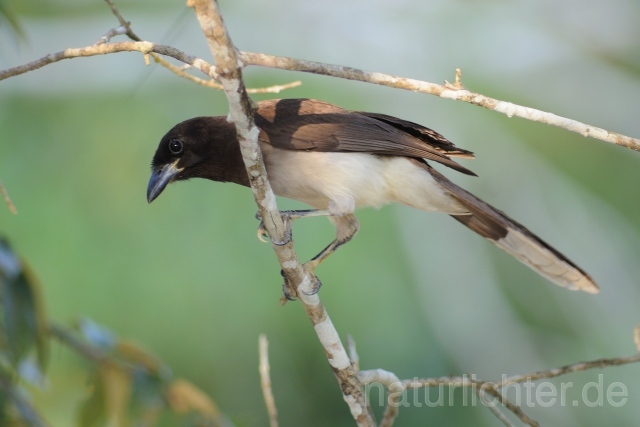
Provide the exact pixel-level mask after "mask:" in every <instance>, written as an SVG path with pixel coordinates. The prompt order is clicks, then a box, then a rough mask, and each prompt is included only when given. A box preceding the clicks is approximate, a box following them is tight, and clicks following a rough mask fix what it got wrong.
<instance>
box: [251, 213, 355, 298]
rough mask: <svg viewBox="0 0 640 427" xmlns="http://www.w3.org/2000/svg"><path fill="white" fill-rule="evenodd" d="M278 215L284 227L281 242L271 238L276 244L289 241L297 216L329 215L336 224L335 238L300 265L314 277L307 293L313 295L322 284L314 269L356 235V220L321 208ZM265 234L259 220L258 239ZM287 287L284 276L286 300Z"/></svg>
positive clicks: (283, 243)
mask: <svg viewBox="0 0 640 427" xmlns="http://www.w3.org/2000/svg"><path fill="white" fill-rule="evenodd" d="M280 215H281V216H282V219H283V221H284V223H285V227H286V232H285V240H284V241H282V242H281V241H274V240H272V242H273V243H274V244H276V245H285V244H287V243H289V242H290V241H291V222H292V221H293V220H296V219H298V218H307V217H308V218H310V217H316V216H328V217H330V219H331V221H332V222H333V223H334V224H335V225H336V230H337V236H336V238H335V240H334V241H333V242H331V243H330V244H329V245H328V246H327V247H326V248H324V249H323V250H322V251H320V253H319V254H318V255H316V256H314V257H313V258H312V259H311V260H310V261H308V262H305V263H304V264H303V265H302V267H303V268H304V269H305V270H306V271H307V272H308V273H310V275H311V276H312V277H313V278H314V282H313V285H312V288H311V291H309V292H308V293H307V294H308V295H314V294H316V293H317V292H318V291H319V290H320V287H321V286H322V282H320V279H318V277H317V276H316V275H315V274H314V270H315V269H316V268H317V267H318V266H319V265H320V263H322V261H324V260H325V259H327V258H328V257H329V255H331V254H332V253H333V252H334V251H335V250H336V249H338V248H339V247H340V246H342V245H344V244H345V243H347V242H348V241H349V240H351V239H353V236H355V235H356V233H357V232H358V229H359V228H360V225H359V223H358V220H357V219H356V217H355V216H354V215H352V214H335V213H332V212H330V211H329V210H321V209H314V210H296V211H280ZM256 218H257V219H260V220H261V219H262V217H261V215H260V212H258V213H257V214H256ZM266 235H267V232H266V230H265V227H264V223H263V221H262V220H261V221H260V226H259V227H258V239H260V240H261V241H263V242H264V241H265V240H264V239H263V237H264V236H266ZM280 274H282V275H283V277H284V273H283V272H282V271H280ZM287 289H289V286H287V283H286V278H285V285H284V286H283V291H284V295H285V297H286V298H287V299H288V300H292V299H293V295H291V294H290V293H289V292H288V290H287Z"/></svg>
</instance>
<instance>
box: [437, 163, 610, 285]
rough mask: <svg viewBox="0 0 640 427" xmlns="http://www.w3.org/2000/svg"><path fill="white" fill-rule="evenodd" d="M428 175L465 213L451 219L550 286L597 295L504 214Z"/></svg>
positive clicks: (574, 269)
mask: <svg viewBox="0 0 640 427" xmlns="http://www.w3.org/2000/svg"><path fill="white" fill-rule="evenodd" d="M425 166H426V167H428V168H429V172H430V173H431V174H432V176H433V177H434V178H435V179H436V180H437V181H438V183H439V184H440V185H441V186H442V187H443V188H444V189H446V190H447V191H448V192H449V193H450V194H451V196H453V197H454V198H455V199H456V200H458V201H459V202H460V203H461V204H462V205H463V206H464V207H465V208H466V209H467V210H468V211H469V214H467V215H451V216H452V217H453V218H454V219H455V220H457V221H459V222H461V223H462V224H464V225H466V226H467V227H469V228H470V229H471V230H473V231H475V232H476V233H478V234H479V235H481V236H482V237H484V238H486V239H488V240H490V241H491V242H493V243H494V244H495V245H496V246H498V247H499V248H501V249H503V250H505V251H506V252H508V253H509V254H511V255H512V256H514V257H515V258H517V259H518V260H520V261H521V262H522V263H523V264H525V265H527V266H529V267H530V268H532V269H533V270H534V271H536V272H537V273H538V274H540V275H541V276H544V277H546V278H547V279H549V280H550V281H552V282H553V283H555V284H557V285H560V286H562V287H565V288H567V289H571V290H580V291H584V292H588V293H591V294H595V293H598V291H599V289H598V285H596V283H595V282H594V281H593V279H592V278H591V277H590V276H589V275H588V274H587V273H585V272H584V271H583V270H582V269H581V268H580V267H578V266H577V265H575V264H574V263H573V262H571V261H570V260H569V259H568V258H567V257H565V256H564V255H562V254H561V253H560V252H558V251H557V250H555V249H554V248H552V247H551V246H549V245H548V244H547V243H545V242H544V241H543V240H542V239H540V238H539V237H538V236H536V235H535V234H533V233H532V232H530V231H529V230H527V228H526V227H524V226H522V225H520V224H518V223H517V222H516V221H514V220H512V219H511V218H509V217H508V216H506V215H505V214H504V213H502V212H501V211H499V210H498V209H496V208H494V207H493V206H490V205H488V204H487V203H485V202H483V201H482V200H480V199H478V198H477V197H476V196H474V195H473V194H471V193H469V192H468V191H466V190H464V189H462V188H460V187H458V186H457V185H455V184H454V183H452V182H451V181H449V180H448V179H447V178H445V177H444V176H443V175H441V174H440V173H438V172H437V171H436V170H435V169H432V168H431V167H430V166H428V165H426V164H425Z"/></svg>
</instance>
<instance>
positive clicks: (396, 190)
mask: <svg viewBox="0 0 640 427" xmlns="http://www.w3.org/2000/svg"><path fill="white" fill-rule="evenodd" d="M254 119H255V124H256V126H257V128H258V130H259V136H258V142H259V145H260V149H261V151H262V156H263V158H264V163H265V167H266V171H267V177H268V180H269V182H270V184H271V187H272V189H273V192H274V193H275V194H276V195H278V196H282V197H286V198H289V199H293V200H297V201H300V202H303V203H305V204H307V205H308V206H310V207H311V208H312V209H311V210H300V211H282V214H283V217H284V218H285V219H286V220H287V224H289V226H290V222H291V221H292V220H294V219H298V218H302V217H309V216H327V217H328V218H329V220H330V221H331V222H332V223H333V224H334V225H335V227H336V237H335V239H334V240H333V242H332V243H331V244H330V245H329V246H327V247H326V248H325V249H324V250H323V251H321V252H320V253H319V254H318V255H317V256H316V257H314V258H313V259H311V260H310V261H309V262H307V263H305V267H306V268H307V269H308V270H313V269H315V268H316V267H317V266H318V265H319V264H320V263H321V262H323V261H324V260H325V259H326V258H327V257H328V256H329V255H330V254H331V253H333V252H334V251H335V250H336V249H337V248H338V247H339V246H341V245H342V244H344V243H346V242H348V241H349V240H351V239H352V238H353V237H354V236H355V234H356V233H357V232H358V230H359V223H358V221H357V219H356V217H355V215H354V212H355V210H356V209H357V208H362V207H380V206H383V205H386V204H389V203H400V204H403V205H407V206H410V207H413V208H417V209H420V210H422V211H427V212H441V213H445V214H448V215H450V216H451V217H452V218H453V219H455V220H457V221H458V222H460V223H462V224H463V225H465V226H466V227H468V228H469V229H471V230H472V231H474V232H476V233H477V234H479V235H481V236H482V237H484V238H486V239H487V240H489V241H491V242H492V243H494V244H495V245H496V246H498V247H499V248H500V249H503V250H504V251H506V252H507V253H509V254H510V255H512V256H513V257H514V258H516V259H517V260H519V261H520V262H522V263H523V264H525V265H526V266H528V267H530V268H531V269H533V270H534V271H536V272H537V273H538V274H540V275H541V276H543V277H545V278H546V279H548V280H549V281H551V282H552V283H555V284H557V285H560V286H562V287H564V288H567V289H570V290H580V291H584V292H587V293H591V294H595V293H597V292H598V291H599V288H598V285H597V284H596V283H595V281H594V280H593V279H592V278H591V277H590V276H589V274H587V273H586V272H585V271H584V270H582V269H581V268H580V267H578V266H577V265H576V264H574V263H573V262H572V261H570V260H569V259H568V258H567V257H565V256H564V255H562V254H561V253H560V252H559V251H557V250H556V249H554V248H553V247H552V246H550V245H549V244H547V243H545V242H544V241H543V240H542V239H540V238H539V237H537V236H536V235H535V234H533V233H532V232H530V231H529V230H528V229H527V228H526V227H524V226H523V225H521V224H519V223H518V222H516V221H514V220H513V219H511V218H509V217H508V216H507V215H506V214H504V213H503V212H501V211H500V210H498V209H496V208H494V207H493V206H491V205H489V204H488V203H486V202H484V201H482V200H481V199H479V198H478V197H476V196H474V195H473V194H471V193H470V192H468V191H466V190H464V189H463V188H461V187H459V186H458V185H456V184H454V183H453V182H451V181H450V180H449V179H447V178H446V177H445V176H444V175H443V174H441V173H440V172H438V171H437V170H436V169H434V168H433V167H432V166H431V164H430V163H429V162H435V163H439V164H441V165H443V166H446V167H448V168H450V169H453V170H455V171H457V172H460V173H463V174H466V175H472V176H475V175H476V174H475V173H473V172H472V171H471V170H469V169H467V168H466V167H464V166H462V165H461V164H459V163H458V162H457V161H456V160H454V159H459V158H462V159H472V158H474V154H473V153H472V152H470V151H467V150H464V149H462V148H459V147H457V146H455V145H454V144H453V143H452V142H451V141H449V140H448V139H446V138H445V137H444V136H442V135H440V134H439V133H437V132H435V131H433V130H431V129H429V128H427V127H425V126H422V125H420V124H417V123H414V122H411V121H407V120H403V119H399V118H396V117H393V116H389V115H386V114H381V113H368V112H362V111H349V110H345V109H343V108H341V107H338V106H336V105H332V104H329V103H326V102H323V101H319V100H314V99H272V100H266V101H261V102H259V103H257V108H256V109H255V111H254ZM151 169H152V173H151V178H150V179H149V183H148V186H147V201H148V202H149V203H151V202H152V201H153V200H155V199H156V198H157V197H158V196H159V195H160V194H161V193H162V192H163V191H164V189H165V188H166V187H167V185H168V184H170V183H172V182H175V181H183V180H188V179H190V178H204V179H208V180H212V181H218V182H231V183H235V184H239V185H242V186H245V187H249V186H250V179H249V176H248V175H247V172H246V169H245V165H244V162H243V159H242V154H241V152H240V146H239V143H238V139H237V136H236V130H235V125H234V124H233V123H232V122H230V121H229V120H228V119H227V117H226V116H218V117H212V116H203V117H195V118H192V119H189V120H185V121H183V122H181V123H179V124H177V125H175V126H174V127H173V128H172V129H170V130H169V132H167V134H166V135H164V137H163V138H162V139H161V141H160V143H159V145H158V148H157V150H156V152H155V154H154V156H153V160H152V162H151Z"/></svg>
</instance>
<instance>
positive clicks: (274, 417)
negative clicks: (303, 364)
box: [258, 334, 278, 427]
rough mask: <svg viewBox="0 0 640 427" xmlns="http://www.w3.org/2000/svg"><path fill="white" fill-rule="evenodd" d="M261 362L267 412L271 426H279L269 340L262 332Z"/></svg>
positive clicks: (259, 341)
mask: <svg viewBox="0 0 640 427" xmlns="http://www.w3.org/2000/svg"><path fill="white" fill-rule="evenodd" d="M258 347H259V355H260V364H259V365H258V370H259V371H260V385H261V386H262V396H263V397H264V404H265V406H266V407H267V413H268V414H269V425H270V426H271V427H278V409H277V408H276V400H275V399H274V397H273V390H272V389H271V376H270V374H269V372H270V371H271V366H269V341H267V337H266V335H264V334H261V335H260V337H259V339H258Z"/></svg>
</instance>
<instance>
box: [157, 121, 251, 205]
mask: <svg viewBox="0 0 640 427" xmlns="http://www.w3.org/2000/svg"><path fill="white" fill-rule="evenodd" d="M190 178H206V179H210V180H213V181H222V182H227V181H231V182H236V183H238V184H243V185H247V183H248V180H247V175H246V171H245V169H244V164H243V163H242V157H241V154H240V148H239V146H238V141H237V138H236V131H235V127H234V126H233V124H232V123H229V122H227V120H226V118H225V117H196V118H193V119H189V120H186V121H184V122H182V123H179V124H177V125H176V126H174V127H173V128H172V129H171V130H170V131H169V132H168V133H167V134H166V135H165V136H164V137H163V138H162V140H161V141H160V144H159V145H158V149H157V150H156V154H155V155H154V156H153V160H152V161H151V178H150V179H149V185H148V187H147V201H148V202H149V203H151V202H152V201H153V200H155V198H156V197H158V196H159V195H160V193H162V191H163V190H164V189H165V187H166V186H167V185H168V184H170V183H171V182H173V181H182V180H187V179H190Z"/></svg>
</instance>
